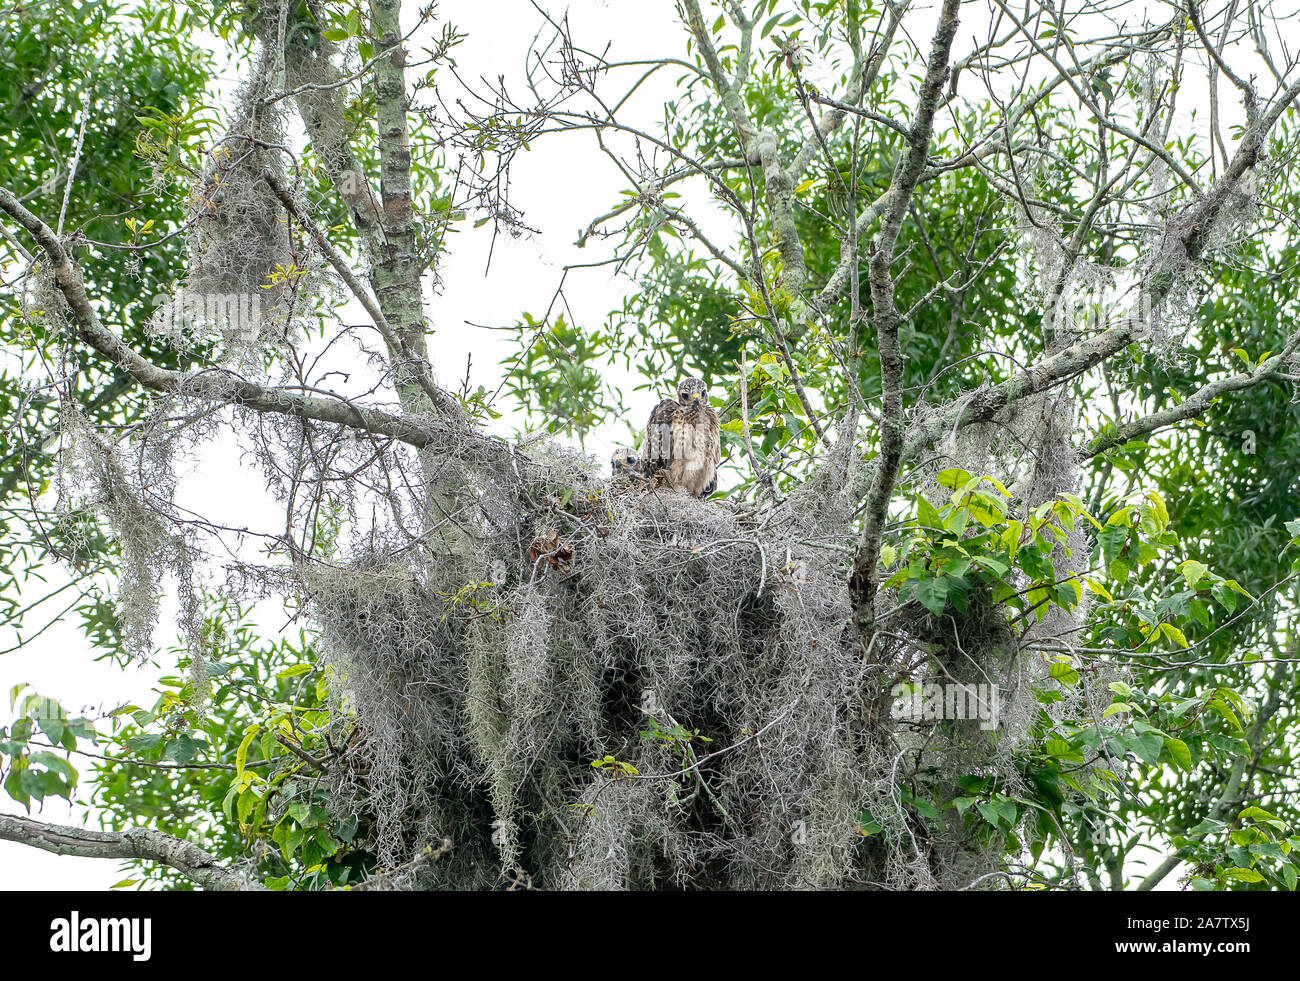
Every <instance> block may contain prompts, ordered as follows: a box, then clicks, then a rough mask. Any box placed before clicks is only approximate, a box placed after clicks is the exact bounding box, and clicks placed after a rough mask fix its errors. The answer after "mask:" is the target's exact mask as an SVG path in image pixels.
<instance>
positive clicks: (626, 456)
mask: <svg viewBox="0 0 1300 981" xmlns="http://www.w3.org/2000/svg"><path fill="white" fill-rule="evenodd" d="M609 475H610V476H611V477H623V478H626V479H629V480H633V479H636V478H638V477H640V476H641V461H639V460H638V459H637V457H636V450H634V449H632V447H630V446H620V447H618V448H617V449H616V450H614V452H613V453H612V454H611V455H610V458H609Z"/></svg>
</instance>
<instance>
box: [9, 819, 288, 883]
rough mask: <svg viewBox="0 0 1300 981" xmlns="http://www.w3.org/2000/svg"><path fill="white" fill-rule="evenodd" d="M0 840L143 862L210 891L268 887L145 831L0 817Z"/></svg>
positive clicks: (195, 847)
mask: <svg viewBox="0 0 1300 981" xmlns="http://www.w3.org/2000/svg"><path fill="white" fill-rule="evenodd" d="M0 839H3V840H5V841H16V842H18V843H19V844H21V845H30V846H31V847H32V848H39V849H40V850H41V851H45V852H50V853H51V854H53V855H74V856H77V857H79V858H119V859H133V858H139V859H145V860H146V861H151V862H161V863H162V864H163V865H167V866H170V867H171V868H173V869H175V870H176V871H177V872H179V873H181V875H183V876H185V877H186V878H187V879H189V880H190V881H191V882H194V883H196V884H198V885H200V886H202V887H203V888H204V889H211V890H214V891H226V892H229V891H237V890H248V891H262V890H264V889H265V888H266V887H265V886H263V885H262V884H261V883H259V882H256V881H254V880H252V879H249V878H248V877H247V876H246V875H244V874H243V873H240V872H235V871H232V870H231V869H228V868H225V867H223V866H221V865H218V864H217V859H216V857H215V856H213V855H211V854H209V853H208V852H205V851H204V850H203V849H202V848H200V847H199V846H198V845H194V844H191V843H190V842H188V841H182V840H181V839H180V838H176V837H173V836H172V835H169V834H164V833H163V832H161V831H153V830H151V829H149V828H128V829H127V830H126V831H91V830H89V829H87V828H75V827H72V826H71V825H63V824H46V823H45V822H43V821H33V820H32V819H31V818H25V817H16V816H11V815H8V814H0Z"/></svg>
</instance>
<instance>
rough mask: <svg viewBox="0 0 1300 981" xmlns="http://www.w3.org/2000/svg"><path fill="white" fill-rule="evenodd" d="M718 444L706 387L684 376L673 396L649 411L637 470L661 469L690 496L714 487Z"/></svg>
mask: <svg viewBox="0 0 1300 981" xmlns="http://www.w3.org/2000/svg"><path fill="white" fill-rule="evenodd" d="M721 461H722V445H721V443H720V441H719V437H718V414H717V413H716V412H714V411H713V409H712V408H711V407H710V406H709V390H708V388H707V386H705V384H704V382H703V381H701V380H700V379H699V378H686V379H684V380H683V381H682V383H681V385H679V386H678V388H677V399H676V400H674V399H664V400H663V401H662V402H660V403H659V404H658V405H657V406H655V410H654V411H653V412H651V413H650V422H649V423H648V424H647V425H646V430H645V439H644V440H643V441H642V443H641V461H640V462H641V472H642V473H643V474H645V475H646V476H647V477H650V476H653V475H655V474H657V473H660V472H663V473H665V474H666V475H667V477H668V479H669V480H670V481H671V483H672V485H673V486H674V487H676V488H677V489H678V490H681V491H685V492H686V493H687V494H690V495H691V496H692V497H708V496H709V495H710V494H712V493H713V492H714V491H715V490H717V489H718V464H719V463H720V462H721Z"/></svg>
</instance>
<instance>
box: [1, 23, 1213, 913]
mask: <svg viewBox="0 0 1300 981" xmlns="http://www.w3.org/2000/svg"><path fill="white" fill-rule="evenodd" d="M1139 6H1140V5H1139ZM548 9H551V10H552V11H553V12H554V11H559V10H562V9H564V8H561V7H560V5H559V4H557V3H550V4H548ZM567 10H568V12H569V17H570V22H571V24H572V26H573V30H574V34H575V40H577V41H578V42H579V44H581V45H582V46H584V47H587V48H590V49H593V50H603V49H604V47H605V43H606V42H607V41H608V42H610V43H611V47H610V49H609V57H610V58H611V59H615V60H618V59H626V60H633V59H637V58H641V57H654V56H662V55H665V54H668V55H674V56H678V57H681V56H683V55H684V33H683V28H682V27H681V25H680V24H679V23H678V21H677V18H676V15H675V13H674V11H673V4H672V3H671V2H669V0H655V2H633V0H573V2H571V3H569V4H568V5H567ZM439 12H440V18H441V19H442V20H444V21H448V22H450V23H453V24H455V25H456V26H457V27H458V28H460V29H461V30H462V31H464V32H465V33H466V34H467V35H468V37H467V39H466V41H465V42H464V43H463V44H462V45H461V46H460V47H458V48H457V49H456V50H455V52H454V57H455V59H456V61H457V62H458V64H459V69H460V72H461V74H462V76H463V77H465V78H478V77H479V76H483V77H486V78H488V79H493V80H495V79H496V77H497V76H498V75H499V74H501V73H506V75H507V79H508V80H512V81H511V83H510V84H511V89H512V91H515V92H519V93H522V92H523V90H524V86H523V83H522V65H523V63H524V57H525V54H526V53H527V51H528V50H529V47H530V45H531V44H532V42H533V40H534V35H535V34H536V32H537V30H538V29H539V27H540V26H541V24H542V19H541V16H540V15H539V14H538V13H537V12H536V11H535V10H534V9H533V8H532V6H531V5H530V4H529V3H528V2H527V0H508V2H482V0H479V2H474V0H443V2H442V3H441V4H440V5H439ZM986 17H987V14H986V13H985V12H984V10H983V9H982V7H981V6H980V5H975V6H971V5H968V6H967V8H966V10H964V11H963V27H964V31H965V33H964V36H965V37H967V38H969V37H971V36H972V34H978V33H979V23H980V21H981V19H982V18H986ZM922 21H923V23H921V24H917V23H916V22H909V26H911V28H912V32H913V33H912V37H913V38H914V39H915V40H918V41H920V42H922V43H924V42H925V41H926V40H928V37H929V33H930V31H931V29H932V17H931V18H930V19H926V18H924V17H923V18H922ZM984 23H987V20H985V21H984ZM959 47H960V45H959ZM232 74H233V72H232ZM676 77H677V73H676V72H675V71H673V70H666V71H663V72H661V73H660V74H659V75H658V77H657V78H655V79H653V80H651V82H650V83H648V84H647V85H645V86H644V87H643V88H642V90H641V91H640V93H639V94H638V95H637V96H636V97H635V98H634V100H633V101H632V102H630V103H629V105H628V106H627V107H626V109H625V110H624V111H623V112H621V113H620V115H621V116H626V117H627V118H632V119H636V118H640V119H642V120H643V121H645V122H646V124H647V128H653V125H652V124H653V121H654V120H655V119H656V118H658V116H659V115H660V113H661V110H662V105H663V102H664V101H666V100H667V99H669V98H671V97H673V95H674V92H675V90H674V87H673V80H674V79H675V78H676ZM225 81H227V82H229V81H230V79H226V80H225ZM1230 101H1231V100H1230V97H1229V99H1226V100H1225V102H1230ZM1225 108H1226V109H1228V110H1229V111H1231V107H1225ZM1229 121H1231V120H1229ZM625 186H626V181H625V179H624V178H623V177H622V175H621V174H619V173H618V171H617V170H616V169H615V168H614V166H613V165H612V164H611V163H610V162H609V161H608V159H607V158H605V157H604V156H603V155H601V154H599V152H598V151H596V150H595V148H594V140H592V139H591V138H590V137H588V136H581V137H574V136H566V137H561V138H555V137H552V138H549V139H544V140H542V141H541V142H539V143H538V144H537V145H536V146H535V147H534V149H533V150H532V151H531V152H530V153H528V154H524V155H521V159H520V161H519V163H518V164H517V167H516V169H515V171H514V173H513V186H512V202H513V204H514V205H515V206H516V207H517V208H519V209H521V210H522V211H523V212H524V220H525V221H526V222H527V224H529V225H531V226H532V227H534V228H538V229H540V234H539V235H536V236H529V237H525V238H521V239H518V240H515V239H511V238H509V237H508V236H501V237H500V238H498V240H497V242H496V244H495V253H494V256H493V260H492V265H491V269H490V271H488V272H487V273H486V275H485V272H484V270H485V266H486V265H487V257H488V250H489V247H490V245H491V238H492V236H491V227H490V225H489V226H485V227H484V228H482V229H477V230H475V229H472V228H470V227H469V226H470V222H464V223H462V225H461V231H460V232H459V233H458V234H457V235H455V236H453V237H452V239H451V253H450V255H449V256H447V257H445V258H444V260H443V263H442V278H443V281H444V283H445V284H446V287H445V289H444V290H443V293H442V295H440V296H437V297H433V298H431V300H430V303H429V305H428V311H429V314H430V317H431V319H432V322H433V325H434V330H435V333H434V335H433V337H432V339H431V344H430V347H431V351H432V353H433V360H434V363H435V371H436V373H437V375H438V377H439V380H440V381H441V382H442V383H443V384H444V385H448V386H451V387H456V385H457V382H458V380H459V379H460V378H461V377H462V376H463V375H464V372H465V363H466V357H467V356H471V355H472V358H473V368H472V376H471V377H472V382H473V384H474V385H478V384H482V385H484V386H486V387H487V388H488V389H489V390H492V389H494V388H495V387H496V385H497V383H498V382H499V380H500V370H499V367H498V362H499V361H500V360H501V359H502V358H504V357H506V356H507V355H508V354H510V353H512V350H513V349H512V347H511V345H510V344H509V340H508V335H506V334H504V333H502V332H495V331H490V330H482V329H476V328H473V327H470V326H468V324H467V322H468V321H472V322H474V323H477V324H486V325H496V326H504V325H508V324H513V323H514V322H515V321H516V320H517V319H518V318H519V316H520V315H521V313H523V312H524V311H529V312H531V313H533V314H535V315H540V314H541V313H542V312H543V311H544V310H545V309H546V307H547V306H548V304H549V303H550V300H551V297H552V294H553V293H554V291H555V289H556V286H557V284H558V282H559V277H560V275H561V271H562V268H563V266H564V265H565V264H567V263H575V262H590V261H592V260H593V259H595V258H600V257H604V253H603V252H602V251H601V250H600V246H599V244H594V245H592V246H589V247H588V248H587V249H586V250H579V249H577V248H576V247H575V245H574V244H573V243H574V240H575V239H576V238H577V235H578V233H579V231H580V229H582V228H583V227H585V226H586V225H587V223H588V222H589V221H590V220H591V218H593V217H595V216H596V215H599V214H601V213H602V212H604V211H606V210H608V208H609V207H610V205H611V203H614V202H616V201H617V200H618V192H619V191H620V190H621V189H623V188H624V187H625ZM695 203H696V204H697V205H699V204H701V203H702V202H699V201H696V202H695ZM693 213H696V214H699V213H700V209H699V208H696V209H695V210H694V212H693ZM706 220H707V218H706ZM720 237H721V238H723V239H724V240H725V239H727V238H728V236H725V235H723V236H720ZM610 269H612V267H606V268H604V269H597V270H582V271H579V272H576V273H573V274H571V275H570V277H569V280H568V283H567V286H566V294H567V296H568V300H569V305H570V307H571V308H572V309H573V312H574V314H575V315H576V318H577V319H578V320H579V321H580V322H585V323H587V324H588V325H598V324H600V323H603V321H604V319H605V317H606V315H607V313H608V312H609V311H611V310H613V309H616V308H617V307H619V306H620V305H621V303H622V301H623V299H624V297H626V296H627V295H629V294H630V293H631V291H633V290H634V289H635V283H633V282H632V281H631V280H630V279H628V278H627V277H625V276H618V275H615V274H613V273H612V272H611V271H610ZM357 322H359V320H358V321H357ZM602 370H604V369H602ZM613 377H615V378H617V379H618V380H619V382H620V383H622V384H623V385H624V386H625V391H624V394H625V400H626V402H627V404H628V406H629V410H630V415H629V418H630V419H633V420H642V419H644V418H645V417H646V416H647V415H648V413H649V410H650V408H651V407H652V406H653V405H654V403H655V402H656V401H657V400H658V399H659V398H660V397H662V395H663V394H665V393H664V392H662V391H642V392H633V391H631V386H632V385H634V384H636V383H637V382H638V381H639V380H638V379H634V378H632V377H630V376H627V375H626V374H620V373H619V372H617V371H615V372H614V373H613ZM501 408H504V406H500V405H499V406H498V409H501ZM519 423H520V420H519V418H518V417H517V416H515V415H508V416H507V417H506V418H504V419H502V420H499V422H498V426H497V428H498V429H499V430H500V431H501V432H503V433H508V432H509V431H510V429H511V427H512V426H514V425H518V424H519ZM626 438H627V429H626V426H625V425H624V423H623V421H622V420H614V421H611V422H609V423H607V424H605V425H603V426H602V427H601V428H600V429H599V430H597V431H596V432H595V433H593V434H591V435H590V436H589V438H588V440H587V445H586V449H587V451H588V452H589V453H592V454H594V455H596V456H597V457H598V458H599V459H602V460H603V459H606V458H607V457H608V454H609V452H610V450H611V449H612V448H613V447H614V446H615V445H617V444H618V443H621V442H625V441H626ZM180 503H182V504H183V505H184V506H186V507H189V508H191V509H193V510H194V511H196V512H198V513H201V514H203V515H205V516H207V517H211V518H213V519H214V520H221V521H227V522H229V523H232V524H236V525H254V526H257V525H259V523H260V525H261V526H263V527H270V528H275V527H276V525H277V521H276V511H275V506H274V503H273V502H272V501H270V499H269V497H268V495H267V493H266V492H265V489H264V487H263V484H262V480H261V478H260V476H259V475H258V474H257V472H256V471H255V470H254V469H253V468H251V467H250V466H247V465H245V464H244V462H243V461H241V459H240V457H239V454H238V452H237V451H236V449H235V448H234V447H233V446H229V445H221V444H216V445H213V446H211V447H210V448H209V449H207V450H206V451H205V452H204V453H203V454H202V456H201V457H200V458H199V459H198V460H197V461H196V462H195V465H194V468H193V470H192V471H191V472H190V473H189V475H188V476H187V477H186V478H185V479H184V480H183V482H182V485H181V490H180ZM32 588H33V590H35V588H36V586H33V587H32ZM32 595H33V596H35V595H38V593H36V592H35V591H33V593H32ZM170 612H171V611H170V610H169V609H166V608H165V609H164V611H163V617H162V621H161V626H160V630H159V633H158V636H157V641H158V643H159V645H160V646H161V647H163V648H165V647H167V646H169V644H170V641H171V638H172V637H173V636H174V633H175V631H174V628H173V627H172V620H171V617H170V615H169V614H170ZM281 621H282V618H279V619H277V620H276V621H275V622H276V623H277V624H278V623H279V622H281ZM7 646H9V641H8V639H7V638H5V637H0V649H2V648H4V647H7ZM172 668H173V665H171V664H164V665H162V666H161V667H153V666H149V665H138V666H135V667H133V668H131V669H129V670H127V671H123V670H121V669H119V668H118V667H117V666H115V665H114V664H112V663H111V662H103V663H99V664H96V663H93V662H92V661H91V660H90V658H89V656H88V653H87V645H86V642H85V640H84V638H83V637H82V635H81V633H80V631H79V629H78V628H77V625H76V623H75V622H69V623H64V624H59V625H57V626H55V627H54V628H52V629H51V630H50V631H49V632H48V633H46V634H45V635H44V636H42V637H41V638H40V640H39V641H38V642H36V643H34V644H31V645H30V646H28V647H26V648H24V649H23V650H20V651H17V652H15V653H11V654H8V655H4V656H2V657H0V694H3V695H4V696H5V698H6V703H5V704H3V705H0V715H2V716H4V717H6V718H8V705H7V693H8V692H9V690H10V689H11V688H12V687H13V686H14V685H16V684H19V683H24V682H25V683H27V684H29V685H31V688H32V689H33V690H36V691H39V692H41V693H42V694H47V695H50V696H51V697H57V698H59V699H60V700H61V701H62V702H63V703H64V705H65V706H67V707H68V708H69V710H70V711H72V712H73V713H76V712H78V711H81V710H84V709H86V708H89V709H94V708H97V707H101V706H115V705H118V704H122V703H124V702H128V701H131V702H136V703H138V704H142V705H149V704H152V702H153V700H154V698H155V695H154V694H153V693H152V686H153V682H154V680H155V679H156V678H157V677H158V676H159V675H161V674H166V673H170V671H171V670H172ZM74 763H76V764H78V765H79V766H80V768H81V769H82V770H83V772H85V771H86V770H88V768H89V767H88V761H86V760H84V759H79V760H74ZM83 796H84V795H83ZM0 811H7V812H10V813H22V809H21V807H19V806H18V805H17V804H16V803H15V802H14V801H12V800H10V799H9V798H8V797H7V796H5V795H2V794H0ZM34 816H36V817H38V818H39V819H41V820H45V821H52V822H60V823H77V824H80V823H82V821H83V820H84V817H85V810H84V808H83V807H80V806H73V807H71V808H69V807H68V806H67V805H66V804H65V803H64V802H62V801H61V800H60V799H57V798H53V799H50V800H48V801H47V802H46V803H45V806H44V807H43V808H41V809H40V810H39V811H35V812H34ZM92 826H94V823H93V822H92ZM122 877H123V875H122V873H121V871H120V870H119V869H118V867H117V863H114V862H106V861H103V860H94V859H74V858H58V857H55V856H51V855H47V854H45V853H43V852H39V851H36V850H34V849H31V848H29V847H26V846H22V845H18V844H14V843H10V842H0V889H6V888H24V889H41V888H50V889H65V888H80V889H104V888H107V887H108V886H110V885H111V884H112V883H114V882H116V881H118V880H119V879H121V878H122ZM1174 881H1175V879H1174V877H1170V878H1169V879H1167V880H1166V882H1165V884H1164V887H1165V888H1170V887H1173V884H1174Z"/></svg>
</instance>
